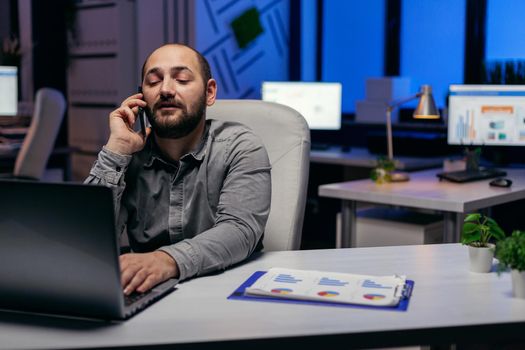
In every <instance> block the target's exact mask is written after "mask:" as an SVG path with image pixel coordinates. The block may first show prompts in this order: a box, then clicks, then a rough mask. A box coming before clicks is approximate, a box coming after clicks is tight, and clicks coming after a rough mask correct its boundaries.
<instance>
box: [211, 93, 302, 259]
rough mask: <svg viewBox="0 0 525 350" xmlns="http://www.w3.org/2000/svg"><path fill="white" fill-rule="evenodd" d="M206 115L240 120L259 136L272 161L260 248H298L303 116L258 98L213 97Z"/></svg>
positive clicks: (226, 119)
mask: <svg viewBox="0 0 525 350" xmlns="http://www.w3.org/2000/svg"><path fill="white" fill-rule="evenodd" d="M207 118H208V119H218V120H223V121H235V122H239V123H242V124H244V125H246V126H247V127H249V128H250V129H252V131H253V132H254V133H255V134H256V135H258V136H259V137H260V138H261V139H262V141H263V143H264V145H265V147H266V150H267V152H268V156H269V158H270V163H271V165H272V172H271V174H272V204H271V209H270V216H269V217H268V222H267V224H266V230H265V233H264V241H263V243H264V250H265V251H271V250H295V249H299V248H300V245H301V236H302V228H303V218H304V209H305V205H306V191H307V185H308V172H309V167H310V129H309V128H308V124H307V123H306V120H305V119H304V118H303V116H302V115H301V114H300V113H299V112H297V111H296V110H294V109H292V108H289V107H287V106H284V105H280V104H277V103H272V102H265V101H260V100H217V101H215V104H214V105H213V106H211V107H209V108H208V110H207Z"/></svg>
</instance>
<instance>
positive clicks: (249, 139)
mask: <svg viewBox="0 0 525 350" xmlns="http://www.w3.org/2000/svg"><path fill="white" fill-rule="evenodd" d="M86 183H92V184H102V185H106V186H109V187H112V188H113V189H114V194H115V196H114V197H115V202H116V203H115V204H116V205H115V208H116V211H117V215H118V227H119V230H120V232H124V231H127V234H128V238H129V243H130V246H131V249H132V250H133V251H135V252H147V251H152V250H155V249H160V250H163V251H165V252H166V253H168V254H170V255H171V256H172V257H173V258H174V259H175V261H176V262H177V264H178V267H179V271H180V279H181V280H182V279H186V278H190V277H192V276H195V275H201V274H204V273H208V272H212V271H215V270H219V269H225V268H226V267H228V266H229V265H231V264H234V263H237V262H239V261H241V260H243V259H245V258H247V257H248V256H249V255H250V254H251V253H252V252H253V251H254V250H255V249H256V248H257V249H260V248H261V247H262V243H261V241H262V236H263V232H264V227H265V225H266V220H267V218H268V213H269V210H270V198H271V178H270V162H269V160H268V155H267V153H266V149H265V148H264V146H263V144H262V142H261V140H260V139H259V137H257V136H256V135H255V134H253V132H252V131H250V129H248V128H247V127H245V126H243V125H241V124H238V123H231V122H221V121H217V120H207V121H206V129H205V133H204V136H203V139H202V142H201V143H200V145H199V146H198V147H197V148H196V149H195V150H194V151H193V152H191V153H189V154H186V155H184V156H183V157H181V159H180V161H179V162H177V163H173V162H170V161H167V160H166V159H165V158H163V157H162V155H161V152H160V150H159V149H158V147H157V145H156V144H155V142H154V138H153V137H150V138H149V139H148V140H147V142H146V145H145V147H144V149H143V150H142V151H140V152H137V153H135V154H134V155H132V156H123V155H119V154H116V153H113V152H111V151H109V150H107V149H105V148H103V149H102V151H101V152H100V153H99V155H98V159H97V161H96V162H95V164H94V165H93V167H92V169H91V171H90V175H89V177H88V178H87V179H86Z"/></svg>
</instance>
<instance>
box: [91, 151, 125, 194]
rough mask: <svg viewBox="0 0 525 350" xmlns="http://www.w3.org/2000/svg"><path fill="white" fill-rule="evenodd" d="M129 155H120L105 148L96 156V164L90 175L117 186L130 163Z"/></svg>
mask: <svg viewBox="0 0 525 350" xmlns="http://www.w3.org/2000/svg"><path fill="white" fill-rule="evenodd" d="M131 158H132V156H131V155H122V154H118V153H115V152H112V151H110V150H109V149H107V148H106V146H104V147H102V150H101V151H100V152H99V154H98V158H97V162H96V164H95V166H94V167H93V169H92V170H91V173H92V174H93V175H95V176H97V177H99V178H104V179H105V180H106V182H107V183H110V184H114V185H117V184H118V183H119V181H120V178H121V177H122V175H123V174H124V173H125V172H126V169H127V167H128V165H129V163H130V162H131Z"/></svg>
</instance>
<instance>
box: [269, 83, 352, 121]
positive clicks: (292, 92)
mask: <svg viewBox="0 0 525 350" xmlns="http://www.w3.org/2000/svg"><path fill="white" fill-rule="evenodd" d="M341 91H342V88H341V84H340V83H326V82H322V83H321V82H284V81H279V82H269V81H268V82H263V83H262V99H263V100H264V101H269V102H276V103H280V104H283V105H286V106H289V107H292V108H293V109H295V110H297V111H298V112H299V113H301V114H302V115H303V117H304V118H305V119H306V122H307V123H308V126H309V127H310V130H340V129H341Z"/></svg>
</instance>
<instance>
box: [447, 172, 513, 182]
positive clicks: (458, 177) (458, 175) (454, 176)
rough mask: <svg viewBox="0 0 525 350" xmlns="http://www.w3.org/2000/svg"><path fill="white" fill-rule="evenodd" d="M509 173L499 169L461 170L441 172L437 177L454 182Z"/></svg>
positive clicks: (489, 177) (482, 178) (483, 178)
mask: <svg viewBox="0 0 525 350" xmlns="http://www.w3.org/2000/svg"><path fill="white" fill-rule="evenodd" d="M505 175H507V173H506V172H505V171H503V170H498V169H479V170H459V171H451V172H446V173H439V174H437V177H439V178H440V179H445V180H449V181H453V182H470V181H477V180H485V179H491V178H494V177H500V176H505Z"/></svg>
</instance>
